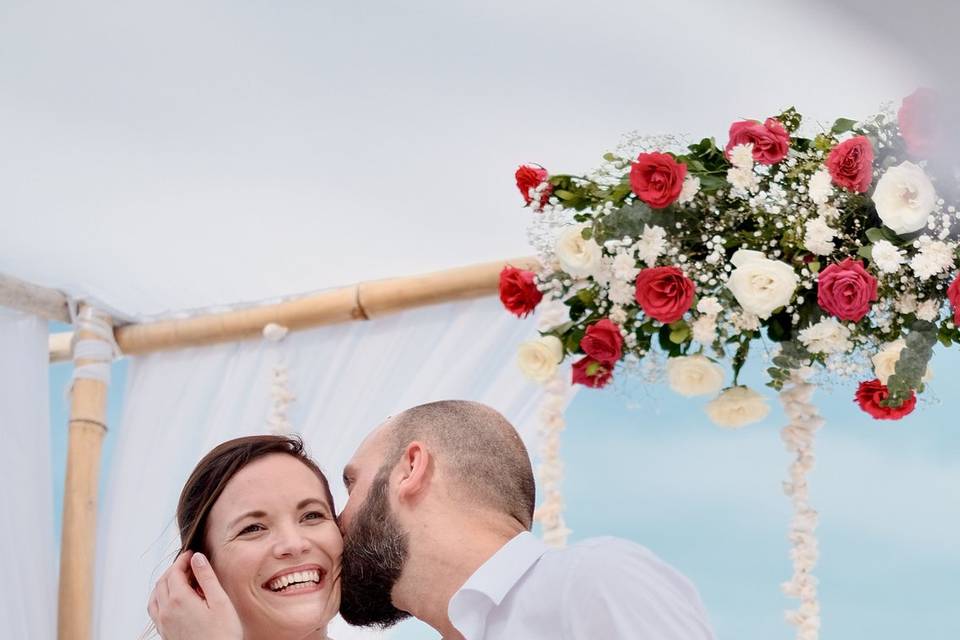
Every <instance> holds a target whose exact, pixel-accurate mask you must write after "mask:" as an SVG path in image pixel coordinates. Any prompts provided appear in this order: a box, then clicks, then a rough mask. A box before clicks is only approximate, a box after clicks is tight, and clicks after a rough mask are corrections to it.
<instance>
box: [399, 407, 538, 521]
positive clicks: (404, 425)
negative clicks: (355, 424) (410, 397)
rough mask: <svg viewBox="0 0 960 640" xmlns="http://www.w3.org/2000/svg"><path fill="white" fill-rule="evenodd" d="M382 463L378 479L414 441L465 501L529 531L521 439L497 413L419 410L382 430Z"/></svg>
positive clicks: (529, 472)
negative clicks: (427, 452)
mask: <svg viewBox="0 0 960 640" xmlns="http://www.w3.org/2000/svg"><path fill="white" fill-rule="evenodd" d="M381 435H382V437H383V439H384V442H385V443H386V452H387V454H386V457H385V458H384V464H383V468H382V469H381V473H383V472H384V471H386V472H387V473H389V469H391V468H393V466H394V465H395V464H396V463H397V461H398V460H399V459H400V457H401V456H402V455H403V452H404V449H406V447H407V445H409V444H410V443H411V442H413V441H419V442H422V443H424V444H426V445H427V446H429V447H431V448H432V449H433V450H434V452H435V453H436V455H435V458H436V460H437V464H438V466H439V467H441V468H442V470H443V474H444V476H446V477H447V478H450V480H451V481H452V482H453V483H454V484H455V485H456V486H455V487H451V488H452V489H454V490H457V489H459V490H460V491H461V492H462V493H463V494H464V498H465V499H467V500H470V501H474V502H475V503H476V504H478V505H480V506H483V507H486V508H488V509H491V510H494V511H499V512H501V513H503V514H504V515H507V516H510V517H512V518H514V519H515V520H516V521H517V522H519V523H520V524H521V525H522V526H523V527H524V528H525V529H527V530H529V529H530V528H531V527H532V526H533V508H534V501H535V491H536V489H535V486H534V481H533V469H532V468H531V466H530V457H529V455H527V449H526V447H524V445H523V441H522V440H521V439H520V434H518V433H517V430H516V429H514V428H513V425H511V424H510V422H508V421H507V419H506V418H504V417H503V416H502V415H501V414H500V413H499V412H497V411H496V410H494V409H492V408H490V407H488V406H487V405H484V404H481V403H479V402H470V401H468V400H442V401H439V402H430V403H428V404H422V405H419V406H416V407H413V408H412V409H407V410H406V411H404V412H403V413H401V414H399V415H397V416H395V417H393V418H391V419H390V420H389V421H388V422H387V423H386V424H385V425H384V426H383V432H382V434H381Z"/></svg>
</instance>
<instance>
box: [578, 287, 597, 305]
mask: <svg viewBox="0 0 960 640" xmlns="http://www.w3.org/2000/svg"><path fill="white" fill-rule="evenodd" d="M577 298H579V299H580V301H581V302H582V303H583V304H585V305H587V306H590V305H592V304H593V301H594V300H596V299H597V292H596V291H594V290H593V289H580V290H579V291H577Z"/></svg>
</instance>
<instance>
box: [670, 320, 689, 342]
mask: <svg viewBox="0 0 960 640" xmlns="http://www.w3.org/2000/svg"><path fill="white" fill-rule="evenodd" d="M688 337H690V328H689V327H687V326H686V325H684V326H683V327H680V328H679V329H674V330H673V331H671V332H670V342H672V343H673V344H683V343H684V342H686V341H687V338H688Z"/></svg>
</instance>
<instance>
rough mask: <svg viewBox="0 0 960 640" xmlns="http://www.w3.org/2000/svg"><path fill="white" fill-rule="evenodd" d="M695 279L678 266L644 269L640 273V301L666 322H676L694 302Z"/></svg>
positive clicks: (638, 280)
mask: <svg viewBox="0 0 960 640" xmlns="http://www.w3.org/2000/svg"><path fill="white" fill-rule="evenodd" d="M694 293H695V286H694V284H693V280H691V279H690V278H688V277H686V276H685V275H683V272H682V271H680V269H677V268H676V267H654V268H652V269H644V270H642V271H641V272H640V274H639V275H638V276H637V303H638V304H639V305H640V306H641V307H643V312H644V313H646V314H647V315H648V316H650V317H651V318H653V319H654V320H659V321H660V322H663V323H667V324H669V323H671V322H676V321H677V320H679V319H680V318H682V317H683V314H684V313H686V312H687V310H688V309H689V308H690V305H692V304H693V294H694Z"/></svg>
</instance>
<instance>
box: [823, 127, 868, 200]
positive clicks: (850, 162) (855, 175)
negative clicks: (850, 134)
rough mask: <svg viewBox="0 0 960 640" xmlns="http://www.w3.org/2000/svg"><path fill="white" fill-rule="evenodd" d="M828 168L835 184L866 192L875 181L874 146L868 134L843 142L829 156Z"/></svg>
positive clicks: (858, 191)
mask: <svg viewBox="0 0 960 640" xmlns="http://www.w3.org/2000/svg"><path fill="white" fill-rule="evenodd" d="M827 169H828V170H829V171H830V177H831V178H833V184H835V185H837V186H840V187H843V188H844V189H849V190H850V191H855V192H857V193H866V192H867V190H868V189H869V188H870V183H871V182H873V146H871V144H870V140H868V139H867V137H866V136H857V137H856V138H850V139H849V140H846V141H844V142H841V143H840V144H838V145H837V146H836V147H834V148H833V151H831V152H830V155H829V156H827Z"/></svg>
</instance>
